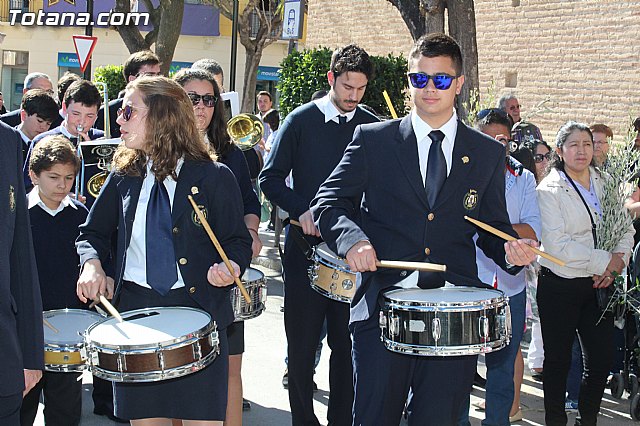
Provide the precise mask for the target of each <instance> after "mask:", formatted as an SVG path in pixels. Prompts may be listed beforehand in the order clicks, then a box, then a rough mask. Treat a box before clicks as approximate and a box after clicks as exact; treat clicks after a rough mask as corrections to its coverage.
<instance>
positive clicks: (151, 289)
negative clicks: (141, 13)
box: [77, 77, 251, 426]
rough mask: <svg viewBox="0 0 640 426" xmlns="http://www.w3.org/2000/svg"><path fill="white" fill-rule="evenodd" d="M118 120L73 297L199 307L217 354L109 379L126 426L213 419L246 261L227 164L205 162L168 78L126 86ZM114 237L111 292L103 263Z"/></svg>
mask: <svg viewBox="0 0 640 426" xmlns="http://www.w3.org/2000/svg"><path fill="white" fill-rule="evenodd" d="M118 124H120V129H121V133H122V134H121V137H122V140H123V141H124V144H123V145H121V146H120V147H119V148H118V151H117V152H116V155H115V157H114V161H113V170H112V172H111V174H110V175H109V177H108V178H107V181H106V182H105V184H104V186H103V188H102V192H101V193H100V196H99V197H98V199H97V200H96V202H95V204H94V205H93V207H92V209H91V212H90V213H89V217H88V219H87V222H86V223H85V224H84V225H83V226H82V227H81V229H80V236H79V237H78V241H77V249H78V254H79V255H80V262H81V265H82V273H81V276H80V279H79V280H78V286H77V293H78V297H79V298H80V300H82V301H83V302H86V301H87V299H94V300H96V299H97V298H98V295H99V294H106V295H107V296H108V297H110V296H112V295H114V294H115V296H117V297H119V308H120V310H121V311H128V310H133V309H139V308H145V307H151V306H181V307H192V308H199V309H202V310H205V311H207V312H208V313H209V315H211V317H212V318H213V320H215V322H216V324H217V326H218V330H219V331H220V332H219V333H218V335H219V345H220V355H219V356H218V357H217V358H216V359H215V361H213V363H211V364H210V365H209V366H208V367H206V368H204V369H203V370H201V371H198V372H195V373H191V374H189V375H186V376H182V377H178V378H174V379H171V380H165V381H159V382H149V383H140V382H138V383H136V382H134V383H115V386H114V399H115V407H116V413H115V414H116V415H117V416H118V417H121V418H125V419H132V420H131V423H132V425H134V426H136V425H138V426H142V425H144V426H152V425H153V426H165V425H170V424H171V419H184V420H185V422H184V424H185V425H189V424H198V425H222V421H223V420H224V419H225V412H226V406H227V371H228V358H227V352H228V350H227V337H226V328H227V326H228V325H229V324H231V323H232V322H233V312H232V309H231V303H230V300H229V290H230V288H231V287H230V285H231V284H233V280H234V276H235V277H238V276H240V274H241V272H242V271H243V270H244V269H245V268H246V267H247V266H248V265H249V262H250V259H251V237H250V235H249V232H248V231H247V228H246V226H245V224H244V222H243V207H242V198H241V195H240V190H239V188H238V184H237V183H236V180H235V178H234V176H233V174H232V173H231V171H230V170H229V169H228V168H227V167H226V166H224V165H222V164H220V163H217V162H214V161H212V158H211V156H210V152H209V150H208V148H207V146H206V145H205V143H204V141H203V139H202V137H201V136H200V134H199V132H198V129H197V127H196V124H195V117H194V114H193V105H192V101H191V99H189V97H188V96H187V94H186V93H185V92H184V90H183V89H182V87H180V85H178V84H177V83H175V82H173V81H171V80H169V79H166V78H164V77H141V78H138V79H136V80H135V81H132V82H130V83H129V84H128V85H127V88H126V93H125V96H124V99H123V108H122V110H121V111H120V112H119V114H118ZM189 194H193V197H194V199H195V201H196V202H197V203H198V205H200V206H201V208H202V209H203V210H204V211H206V216H207V219H208V221H209V223H211V226H212V227H213V228H214V229H215V230H216V234H217V238H218V240H219V241H220V244H221V245H222V247H223V248H224V250H225V252H226V254H227V256H228V257H229V259H230V260H231V263H232V265H233V269H234V270H233V271H229V270H228V269H227V268H226V266H225V265H224V264H222V263H221V256H220V254H219V253H218V251H217V250H216V249H215V248H214V246H213V245H212V244H211V241H210V240H209V238H208V237H207V234H206V232H205V231H204V229H203V228H202V225H201V224H200V223H199V221H197V220H195V219H194V213H193V210H192V208H191V206H190V204H189V201H188V199H187V195H189ZM115 233H117V255H116V256H115V262H116V265H115V273H116V274H115V277H116V286H115V292H114V289H113V285H112V284H111V285H110V284H109V282H108V281H107V278H106V275H105V272H104V270H103V267H102V265H103V263H104V261H105V260H106V259H107V258H108V257H109V253H110V251H111V247H112V244H111V242H112V241H111V239H112V236H113V235H114V234H115ZM159 237H162V238H163V239H164V240H163V241H160V240H158V238H159ZM166 240H169V241H170V243H169V244H167V243H166ZM160 246H161V247H162V249H161V250H158V248H159V247H160ZM178 257H179V258H180V262H179V264H178V262H177V261H176V260H177V259H178ZM186 284H188V285H186ZM187 289H188V290H187Z"/></svg>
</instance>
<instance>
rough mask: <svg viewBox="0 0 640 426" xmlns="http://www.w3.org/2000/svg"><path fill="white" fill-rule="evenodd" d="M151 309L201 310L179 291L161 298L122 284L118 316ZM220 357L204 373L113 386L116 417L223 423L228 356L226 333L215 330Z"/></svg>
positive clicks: (141, 288)
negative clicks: (142, 309)
mask: <svg viewBox="0 0 640 426" xmlns="http://www.w3.org/2000/svg"><path fill="white" fill-rule="evenodd" d="M153 306H159V307H164V306H184V307H191V308H199V309H202V308H201V307H200V306H199V305H198V304H197V303H196V302H195V301H194V300H193V299H191V298H190V297H189V295H188V294H187V291H186V289H184V288H179V289H175V290H171V291H169V293H168V294H167V295H166V296H162V295H160V294H159V293H157V292H156V291H155V290H152V289H148V288H145V287H142V286H139V285H137V284H133V283H128V282H125V283H124V285H123V286H122V292H121V293H120V301H119V305H118V309H119V310H120V312H126V311H131V310H133V309H141V308H148V307H153ZM218 337H219V339H220V354H219V355H218V356H217V357H216V359H215V360H214V361H213V362H212V363H211V364H209V366H207V367H206V368H204V369H203V370H200V371H198V372H196V373H192V374H189V375H187V376H183V377H178V378H175V379H170V380H162V381H158V382H149V383H118V382H114V383H113V400H114V406H115V414H116V416H118V417H120V418H122V419H127V420H136V419H146V418H152V417H165V418H170V419H184V420H209V421H211V420H217V421H222V420H224V419H225V414H226V411H227V382H228V372H229V360H228V358H229V356H228V345H227V333H226V330H218Z"/></svg>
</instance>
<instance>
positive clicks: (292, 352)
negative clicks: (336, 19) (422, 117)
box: [260, 45, 378, 426]
mask: <svg viewBox="0 0 640 426" xmlns="http://www.w3.org/2000/svg"><path fill="white" fill-rule="evenodd" d="M372 77H373V64H372V63H371V60H370V59H369V55H368V54H367V52H365V51H364V50H363V49H361V48H359V47H358V46H356V45H348V46H345V47H343V48H339V49H337V50H336V51H335V52H334V53H333V56H332V58H331V65H330V70H329V72H328V73H327V79H328V82H329V86H331V90H330V91H329V93H328V94H327V96H325V97H323V98H321V99H318V100H315V101H311V102H309V103H307V104H305V105H302V106H301V107H298V108H296V109H295V110H294V111H293V112H292V113H291V114H289V115H288V116H287V118H286V119H285V121H284V123H283V124H282V125H281V126H280V130H279V131H278V134H277V136H276V138H275V141H274V143H273V147H272V149H271V153H270V154H269V157H267V163H266V165H265V167H264V169H263V170H262V173H261V174H260V187H261V188H262V190H263V191H264V193H265V195H266V196H267V198H268V199H269V200H271V201H273V202H274V203H275V204H276V205H277V206H278V207H280V208H282V209H283V210H285V211H287V212H288V213H289V217H290V218H292V219H295V220H297V221H298V222H299V223H300V225H301V226H296V225H293V224H291V225H290V227H289V232H288V235H287V238H286V241H285V250H284V258H283V262H282V263H283V267H284V272H285V274H284V276H285V279H284V285H285V298H284V323H285V330H286V333H287V340H288V350H287V354H288V369H289V371H288V390H289V402H290V404H291V416H292V423H293V425H296V426H297V425H319V424H320V423H319V422H318V418H317V417H316V415H315V413H314V412H313V366H314V360H315V353H316V348H317V347H318V339H319V337H320V332H321V330H322V324H323V322H324V320H325V317H326V320H327V335H328V342H329V347H330V348H331V360H330V371H329V386H330V393H329V409H328V413H327V417H328V420H329V423H330V424H335V425H348V424H351V409H352V402H353V382H352V377H353V376H352V372H353V370H352V364H351V339H350V337H349V329H348V322H349V305H347V304H346V303H343V302H339V301H336V300H332V299H329V298H327V297H325V296H323V295H321V294H320V293H317V292H316V291H315V290H313V289H312V288H311V285H310V282H309V276H308V272H307V271H308V269H309V267H310V266H311V265H312V263H311V261H310V260H309V257H308V256H309V254H310V253H309V252H308V251H309V250H310V248H311V247H313V246H315V245H317V244H319V243H321V241H322V240H320V238H319V237H320V233H319V232H318V229H317V228H316V226H315V224H314V223H313V218H312V217H311V212H310V211H309V202H310V201H311V200H312V199H313V197H314V195H315V194H316V191H317V190H318V188H319V187H320V184H321V183H322V182H324V180H325V179H326V178H327V176H329V174H330V173H331V171H332V170H333V169H334V167H335V166H336V164H338V162H339V161H340V158H342V154H343V152H344V149H345V147H346V146H347V144H348V143H349V141H351V138H352V136H353V131H354V129H355V128H356V126H358V125H360V124H363V123H372V122H375V121H378V119H377V118H376V117H375V116H373V115H371V114H370V113H368V112H366V111H365V110H363V109H361V108H358V103H359V102H360V101H361V100H362V97H363V96H364V93H365V90H366V88H367V84H368V82H369V81H370V80H371V78H372ZM290 173H291V174H292V176H293V179H292V181H293V185H292V188H289V187H288V186H287V185H286V183H285V179H286V178H287V177H288V176H289V174H290ZM371 424H376V422H373V423H371Z"/></svg>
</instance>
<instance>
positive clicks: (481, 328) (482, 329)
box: [478, 317, 491, 342]
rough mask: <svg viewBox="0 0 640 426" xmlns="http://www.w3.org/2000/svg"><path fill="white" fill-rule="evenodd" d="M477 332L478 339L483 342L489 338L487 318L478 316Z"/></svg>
mask: <svg viewBox="0 0 640 426" xmlns="http://www.w3.org/2000/svg"><path fill="white" fill-rule="evenodd" d="M478 334H479V335H480V339H481V340H482V341H483V342H488V341H489V340H490V337H491V336H489V318H487V317H480V318H478Z"/></svg>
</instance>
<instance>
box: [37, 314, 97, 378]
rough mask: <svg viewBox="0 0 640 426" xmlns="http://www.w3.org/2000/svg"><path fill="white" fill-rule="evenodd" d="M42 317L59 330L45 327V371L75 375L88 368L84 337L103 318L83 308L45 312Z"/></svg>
mask: <svg viewBox="0 0 640 426" xmlns="http://www.w3.org/2000/svg"><path fill="white" fill-rule="evenodd" d="M42 318H43V319H45V320H47V321H48V322H49V324H51V326H53V327H54V328H55V329H56V330H57V333H56V332H55V331H54V330H52V329H51V328H49V327H47V326H46V325H44V324H43V327H44V369H45V371H55V372H58V373H60V372H63V373H73V372H81V371H83V370H84V369H86V364H85V361H86V359H87V356H86V354H85V350H84V340H83V338H82V335H83V334H84V332H85V330H86V329H87V328H88V327H89V326H90V325H92V324H95V323H96V322H98V321H100V320H101V319H102V317H101V316H100V315H98V314H97V313H95V312H91V311H86V310H82V309H57V310H53V311H45V312H43V313H42Z"/></svg>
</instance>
